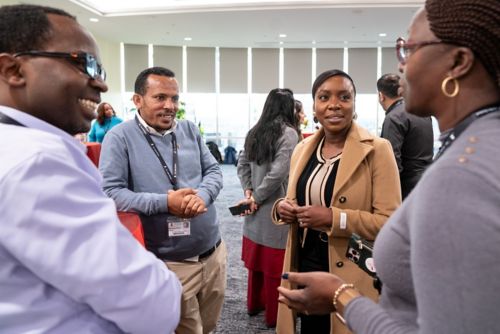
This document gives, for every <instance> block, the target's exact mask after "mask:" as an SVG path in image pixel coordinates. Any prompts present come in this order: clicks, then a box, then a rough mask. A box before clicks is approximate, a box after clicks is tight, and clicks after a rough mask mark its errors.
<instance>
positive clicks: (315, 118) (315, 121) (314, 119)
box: [313, 114, 318, 123]
mask: <svg viewBox="0 0 500 334" xmlns="http://www.w3.org/2000/svg"><path fill="white" fill-rule="evenodd" d="M313 122H314V123H318V117H316V114H313Z"/></svg>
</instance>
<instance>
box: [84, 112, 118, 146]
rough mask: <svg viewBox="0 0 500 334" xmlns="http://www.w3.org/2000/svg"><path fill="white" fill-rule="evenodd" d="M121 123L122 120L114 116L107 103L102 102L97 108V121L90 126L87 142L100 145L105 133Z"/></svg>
mask: <svg viewBox="0 0 500 334" xmlns="http://www.w3.org/2000/svg"><path fill="white" fill-rule="evenodd" d="M121 122H123V121H122V119H121V118H119V117H117V116H116V113H115V110H114V109H113V107H112V106H111V105H110V104H109V103H106V102H102V103H101V104H100V105H99V106H98V107H97V119H96V120H95V121H94V123H93V124H92V128H91V129H90V132H89V137H88V141H90V142H98V143H102V141H103V140H104V136H105V135H106V133H108V131H109V130H111V128H113V127H114V126H115V125H118V124H120V123H121Z"/></svg>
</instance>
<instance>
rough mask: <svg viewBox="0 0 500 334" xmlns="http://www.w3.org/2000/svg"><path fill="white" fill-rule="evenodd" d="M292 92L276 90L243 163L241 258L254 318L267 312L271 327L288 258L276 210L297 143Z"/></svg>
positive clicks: (253, 131)
mask: <svg viewBox="0 0 500 334" xmlns="http://www.w3.org/2000/svg"><path fill="white" fill-rule="evenodd" d="M297 129H298V124H297V119H296V118H295V114H294V98H293V93H292V91H291V90H289V89H279V88H276V89H273V90H271V92H270V93H269V95H268V96H267V100H266V102H265V104H264V109H263V111H262V115H261V116H260V118H259V120H258V121H257V124H256V125H255V126H254V127H253V128H252V129H250V131H249V132H248V134H247V136H246V138H245V149H244V151H243V153H242V154H241V155H240V158H239V160H238V168H237V170H238V177H239V179H240V182H241V187H242V188H243V190H244V194H245V199H244V200H242V201H240V202H239V203H238V204H240V205H244V204H249V205H250V209H249V210H246V211H245V212H244V213H243V214H244V215H245V223H244V225H243V248H242V259H243V261H244V263H245V267H246V268H247V269H248V288H247V309H248V313H249V314H250V315H254V314H257V313H258V312H259V311H261V310H262V309H265V322H266V325H267V326H268V327H274V326H276V315H277V310H278V291H277V288H278V286H279V284H280V277H281V272H282V271H281V270H282V268H283V257H284V254H285V245H286V236H287V231H288V228H287V227H286V226H277V225H274V224H273V223H272V221H271V208H272V206H273V203H274V202H275V201H276V199H278V198H280V197H283V196H284V195H285V193H286V185H287V182H288V169H289V165H290V158H291V156H292V152H293V149H294V148H295V145H297V142H298V138H299V137H298V132H297Z"/></svg>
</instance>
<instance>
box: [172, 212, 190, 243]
mask: <svg viewBox="0 0 500 334" xmlns="http://www.w3.org/2000/svg"><path fill="white" fill-rule="evenodd" d="M167 227H168V236H169V237H170V238H173V237H184V236H189V235H191V221H190V220H189V219H187V218H179V217H175V216H170V217H168V218H167Z"/></svg>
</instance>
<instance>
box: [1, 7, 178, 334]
mask: <svg viewBox="0 0 500 334" xmlns="http://www.w3.org/2000/svg"><path fill="white" fill-rule="evenodd" d="M104 79H105V72H104V70H103V69H102V67H101V65H100V59H99V51H98V48H97V45H96V42H95V40H94V39H93V37H92V36H91V35H90V33H89V32H87V31H86V30H85V29H84V28H83V27H82V26H80V25H79V24H78V23H77V22H76V20H75V18H74V17H72V16H71V15H69V14H68V13H66V12H63V11H61V10H58V9H54V8H49V7H40V6H32V5H15V6H3V7H0V142H1V143H2V145H0V157H1V161H2V163H1V164H0V193H1V194H2V200H1V201H0V263H1V266H0V332H1V333H28V332H29V333H49V332H50V333H64V334H66V333H93V334H95V333H123V332H127V333H172V332H173V331H174V329H175V328H176V326H177V324H178V322H179V314H180V298H181V286H180V283H179V281H178V280H177V278H176V277H175V275H174V274H173V273H172V272H170V271H169V270H168V269H167V268H166V267H165V265H164V264H163V262H161V261H159V260H157V259H156V258H155V256H154V255H152V254H150V253H148V252H147V251H146V250H145V249H144V248H142V246H141V245H140V244H139V243H138V242H137V241H136V240H134V239H133V237H132V235H131V234H130V233H129V232H128V231H127V230H126V229H125V228H124V227H123V226H122V225H121V224H120V222H119V220H118V218H117V215H116V208H115V205H114V203H113V201H112V200H111V199H109V198H107V197H106V196H105V195H104V193H103V192H102V190H101V182H102V179H101V176H100V175H99V172H98V171H97V169H96V168H95V167H94V166H93V165H92V163H91V162H90V160H89V159H88V158H87V157H86V156H85V148H84V147H83V146H82V145H81V144H80V143H79V142H78V141H77V140H75V139H74V138H73V137H72V135H74V134H77V133H81V132H87V131H88V130H89V129H90V123H91V121H92V119H94V118H95V116H96V115H95V111H94V110H95V107H96V105H97V104H98V103H99V102H100V94H101V93H103V92H105V91H107V86H106V84H105V83H104Z"/></svg>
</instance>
